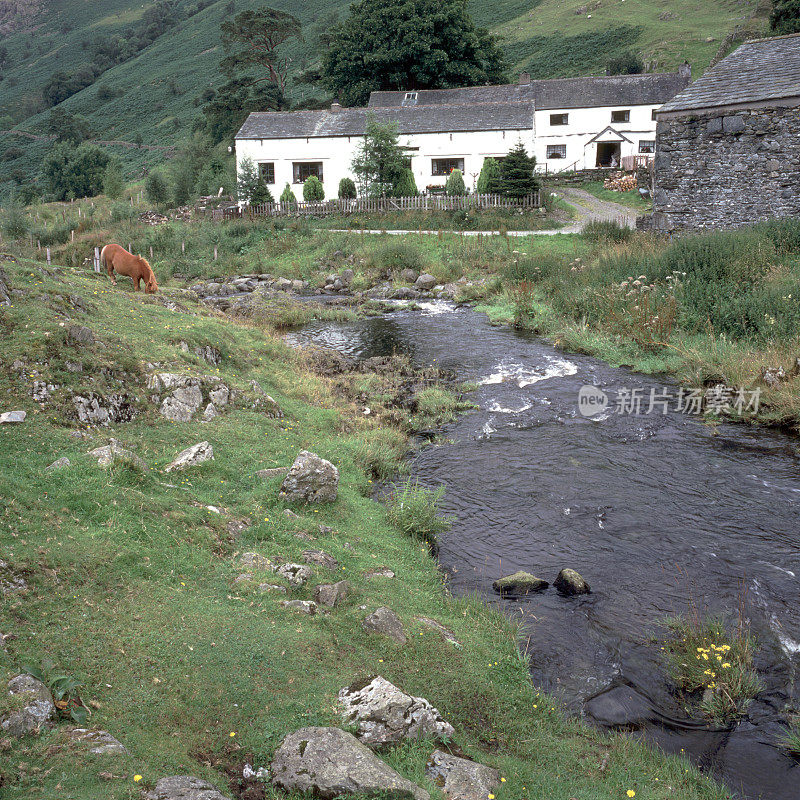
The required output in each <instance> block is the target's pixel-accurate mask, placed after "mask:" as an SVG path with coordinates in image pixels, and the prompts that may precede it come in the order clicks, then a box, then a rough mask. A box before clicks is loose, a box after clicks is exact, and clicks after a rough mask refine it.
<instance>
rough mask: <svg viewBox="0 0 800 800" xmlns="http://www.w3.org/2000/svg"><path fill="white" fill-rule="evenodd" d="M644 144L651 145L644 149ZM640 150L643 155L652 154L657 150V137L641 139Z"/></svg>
mask: <svg viewBox="0 0 800 800" xmlns="http://www.w3.org/2000/svg"><path fill="white" fill-rule="evenodd" d="M644 145H649V148H650V149H648V150H643V149H642V147H643V146H644ZM639 152H640V153H641V154H642V155H648V156H651V155H653V154H654V153H655V152H656V140H655V139H639Z"/></svg>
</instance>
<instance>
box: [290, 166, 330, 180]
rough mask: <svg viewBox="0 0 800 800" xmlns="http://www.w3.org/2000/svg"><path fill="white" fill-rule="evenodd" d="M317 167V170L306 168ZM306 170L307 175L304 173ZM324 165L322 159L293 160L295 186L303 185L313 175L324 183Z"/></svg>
mask: <svg viewBox="0 0 800 800" xmlns="http://www.w3.org/2000/svg"><path fill="white" fill-rule="evenodd" d="M308 167H317V169H315V170H313V171H312V170H306V169H304V168H308ZM303 172H306V175H305V177H302V173H303ZM323 174H324V167H323V162H322V161H292V184H293V185H294V186H302V185H303V184H304V183H305V182H306V181H307V180H308V179H309V178H310V177H311V176H312V175H314V176H316V177H317V178H319V182H320V183H324V182H325V179H324V177H323Z"/></svg>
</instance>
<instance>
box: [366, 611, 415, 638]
mask: <svg viewBox="0 0 800 800" xmlns="http://www.w3.org/2000/svg"><path fill="white" fill-rule="evenodd" d="M362 626H363V627H364V630H367V631H370V633H380V634H382V635H383V636H388V637H389V638H390V639H394V640H395V641H396V642H397V643H398V644H405V643H406V641H407V639H406V634H405V631H404V630H403V623H402V622H401V621H400V618H399V617H398V616H397V614H395V613H394V611H392V609H391V608H386V606H382V607H381V608H378V609H376V610H375V611H373V612H372V613H371V614H370V615H369V616H368V617H367V618H366V619H365V620H364V622H363V623H362Z"/></svg>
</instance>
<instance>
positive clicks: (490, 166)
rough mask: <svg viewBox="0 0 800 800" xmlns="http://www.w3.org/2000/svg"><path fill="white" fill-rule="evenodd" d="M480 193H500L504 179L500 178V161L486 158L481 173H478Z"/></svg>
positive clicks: (478, 189) (478, 190)
mask: <svg viewBox="0 0 800 800" xmlns="http://www.w3.org/2000/svg"><path fill="white" fill-rule="evenodd" d="M476 191H477V192H478V194H500V192H501V191H502V181H501V179H500V163H499V162H498V161H497V159H494V158H491V157H490V158H484V159H483V166H482V167H481V174H480V175H478V183H477V185H476Z"/></svg>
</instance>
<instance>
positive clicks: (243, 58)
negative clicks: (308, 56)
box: [220, 6, 302, 91]
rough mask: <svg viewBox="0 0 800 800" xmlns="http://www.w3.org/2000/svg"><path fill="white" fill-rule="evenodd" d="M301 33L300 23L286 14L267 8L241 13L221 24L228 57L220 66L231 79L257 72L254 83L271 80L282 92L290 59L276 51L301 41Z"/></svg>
mask: <svg viewBox="0 0 800 800" xmlns="http://www.w3.org/2000/svg"><path fill="white" fill-rule="evenodd" d="M301 30H302V26H301V25H300V20H298V19H297V17H294V16H292V15H291V14H287V13H286V12H285V11H277V10H276V9H274V8H268V7H267V6H261V7H260V8H256V9H251V10H249V11H242V13H241V14H237V15H236V16H235V17H234V18H233V19H232V20H225V21H224V22H223V23H222V46H223V47H224V48H225V52H226V53H227V54H228V55H227V56H226V57H225V58H223V59H222V61H220V67H221V68H222V71H223V72H224V73H225V74H226V75H227V76H228V77H229V78H234V77H236V76H237V75H241V74H242V73H247V72H249V71H250V70H253V69H255V70H256V71H257V73H258V74H257V76H255V77H253V78H251V80H250V82H251V84H255V83H259V82H261V81H269V82H270V83H273V84H275V85H276V86H277V87H278V88H280V90H281V91H283V90H284V89H285V88H286V79H287V77H288V73H289V66H290V64H291V60H290V59H288V58H280V57H279V56H278V53H277V50H278V48H279V47H280V45H282V44H283V43H284V42H286V41H288V40H289V39H294V38H301ZM236 48H238V49H236Z"/></svg>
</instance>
